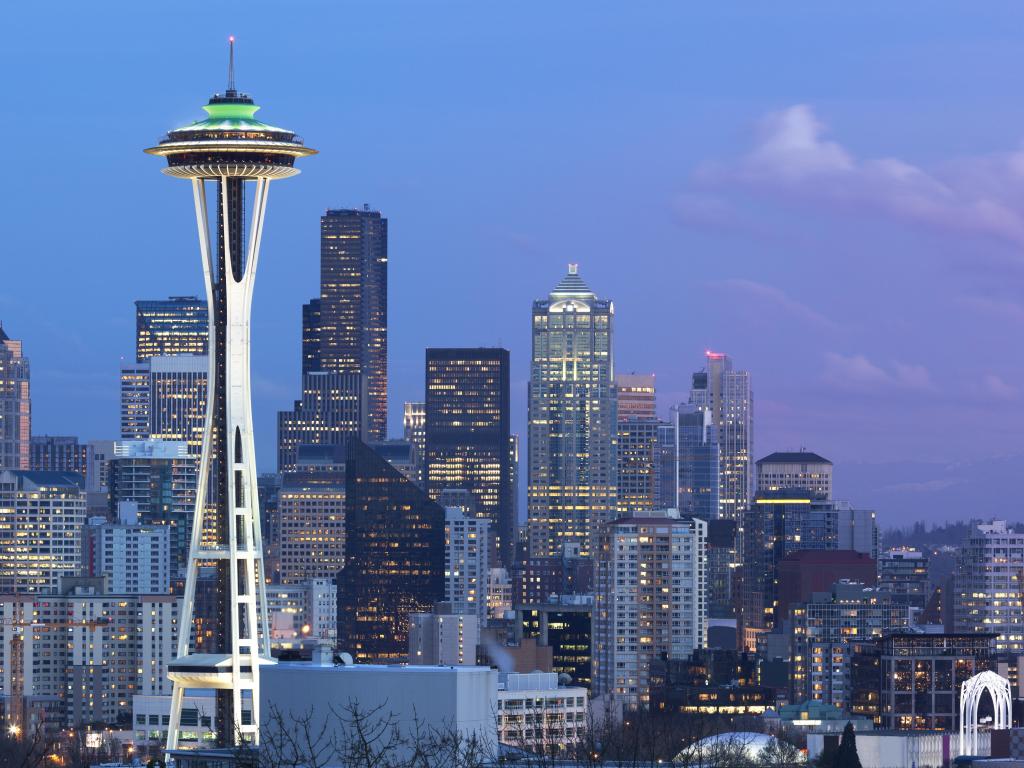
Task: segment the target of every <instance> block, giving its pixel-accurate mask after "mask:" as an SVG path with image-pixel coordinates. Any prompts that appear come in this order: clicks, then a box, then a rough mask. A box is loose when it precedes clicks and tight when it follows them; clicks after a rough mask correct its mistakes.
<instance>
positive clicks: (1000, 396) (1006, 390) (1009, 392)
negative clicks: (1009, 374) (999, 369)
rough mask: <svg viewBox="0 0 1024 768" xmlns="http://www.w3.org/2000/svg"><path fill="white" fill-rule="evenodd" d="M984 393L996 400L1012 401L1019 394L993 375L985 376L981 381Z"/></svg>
mask: <svg viewBox="0 0 1024 768" xmlns="http://www.w3.org/2000/svg"><path fill="white" fill-rule="evenodd" d="M982 385H983V387H984V391H985V392H986V393H987V394H988V395H990V396H991V397H994V398H995V399H997V400H1014V399H1016V397H1017V395H1018V394H1020V390H1019V389H1018V388H1017V387H1015V386H1013V385H1012V384H1007V383H1006V382H1005V381H1004V380H1003V379H1002V377H1000V376H997V375H996V374H994V373H987V374H985V378H984V379H982Z"/></svg>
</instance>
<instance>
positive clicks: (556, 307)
mask: <svg viewBox="0 0 1024 768" xmlns="http://www.w3.org/2000/svg"><path fill="white" fill-rule="evenodd" d="M613 317H614V308H613V306H612V302H611V301H609V300H607V299H599V298H598V297H597V294H596V293H594V292H593V291H592V290H591V289H590V288H589V287H588V286H587V284H586V283H584V282H583V278H581V277H580V275H579V272H578V271H577V268H576V265H575V264H570V265H569V272H568V274H566V275H565V277H563V278H562V280H561V281H560V282H559V283H558V285H556V286H555V288H554V290H553V291H551V293H550V295H549V296H548V297H547V298H545V299H540V300H538V301H535V302H534V303H533V322H532V333H533V355H532V363H531V365H530V383H529V414H528V420H529V446H528V449H527V450H528V452H529V462H528V473H529V475H528V483H529V488H528V493H527V504H528V525H529V546H530V556H531V557H555V556H561V555H563V554H565V552H566V551H567V547H568V548H569V549H570V550H573V551H576V550H578V552H579V553H580V554H583V555H588V554H591V553H592V552H593V547H594V544H595V539H594V537H595V535H596V533H597V527H598V526H599V525H600V524H602V523H605V522H607V521H608V520H610V519H611V518H612V516H613V515H614V513H615V507H616V469H617V467H616V456H615V433H616V415H615V414H616V408H615V386H614V380H615V367H614V362H613V360H612V319H613Z"/></svg>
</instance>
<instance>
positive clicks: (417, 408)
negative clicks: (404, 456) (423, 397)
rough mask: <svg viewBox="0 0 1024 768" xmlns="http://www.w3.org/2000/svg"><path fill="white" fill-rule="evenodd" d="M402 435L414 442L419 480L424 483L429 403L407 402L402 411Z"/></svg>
mask: <svg viewBox="0 0 1024 768" xmlns="http://www.w3.org/2000/svg"><path fill="white" fill-rule="evenodd" d="M402 437H403V438H405V440H406V441H408V442H409V443H411V444H412V447H413V451H414V455H415V461H416V471H417V482H419V483H422V482H423V480H424V477H423V474H424V472H423V460H424V454H425V453H426V450H427V404H426V403H406V404H405V406H404V408H403V411H402Z"/></svg>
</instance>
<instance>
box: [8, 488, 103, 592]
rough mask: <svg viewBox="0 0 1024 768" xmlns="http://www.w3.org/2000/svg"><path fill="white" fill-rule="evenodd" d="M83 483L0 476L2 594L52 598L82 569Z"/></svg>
mask: <svg viewBox="0 0 1024 768" xmlns="http://www.w3.org/2000/svg"><path fill="white" fill-rule="evenodd" d="M83 525H85V481H84V479H83V478H82V476H81V475H76V474H74V473H70V472H31V471H29V470H9V469H8V470H0V592H4V593H7V592H11V593H14V592H18V593H20V592H37V593H40V594H53V593H55V592H57V590H58V588H59V587H60V580H61V579H62V578H67V577H69V576H77V575H78V574H79V573H80V572H81V568H82V526H83Z"/></svg>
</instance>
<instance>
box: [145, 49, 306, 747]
mask: <svg viewBox="0 0 1024 768" xmlns="http://www.w3.org/2000/svg"><path fill="white" fill-rule="evenodd" d="M228 61H229V63H228V85H227V90H225V91H224V93H218V94H214V96H213V97H212V98H211V99H210V101H209V103H208V104H207V105H206V106H205V107H203V109H204V110H205V111H206V118H205V119H203V120H199V121H197V122H194V123H192V124H191V125H186V126H184V127H182V128H177V129H175V130H173V131H170V132H169V133H168V134H167V135H166V136H165V137H164V138H163V139H162V140H161V141H160V143H159V144H157V146H155V147H150V148H149V149H147V150H146V152H147V153H149V154H151V155H157V156H159V157H164V158H166V159H167V167H166V168H164V169H163V172H164V173H166V174H167V175H168V176H174V177H177V178H181V179H190V180H191V181H192V194H193V197H194V200H195V209H196V223H197V225H198V228H199V252H200V256H201V257H202V264H203V277H204V278H205V281H206V300H207V305H208V307H209V319H210V323H209V328H210V330H209V333H210V337H209V350H210V369H209V378H208V381H207V404H206V421H205V426H204V430H203V447H202V457H201V459H200V463H199V471H198V476H197V480H196V506H195V512H194V515H193V522H192V537H191V543H190V548H189V556H188V570H187V574H186V579H185V594H184V603H183V607H182V614H181V617H180V622H179V625H178V626H179V635H178V649H177V656H178V658H176V659H175V660H174V661H173V662H171V663H170V664H169V665H168V677H169V678H170V679H171V681H172V682H173V684H174V688H173V693H172V697H171V716H170V723H169V727H168V730H167V749H168V751H169V752H170V751H171V750H176V749H177V747H178V738H179V731H180V728H181V711H182V702H183V700H184V695H185V692H186V690H196V689H213V690H214V692H215V693H214V698H215V702H216V704H215V708H214V714H215V716H216V724H217V746H218V747H223V748H229V747H234V746H236V745H239V744H242V743H248V744H256V743H258V741H259V722H260V718H259V684H260V665H261V664H270V663H273V662H272V659H271V656H270V633H269V627H268V621H267V598H266V587H265V585H264V582H265V574H266V571H265V570H264V568H263V541H262V537H261V534H260V515H259V502H258V500H259V496H258V493H257V486H256V460H255V456H254V449H253V431H252V402H251V387H250V375H249V335H250V333H249V331H250V322H249V318H250V311H251V307H252V291H253V282H254V278H255V276H256V265H257V262H258V260H259V253H260V238H261V236H262V234H263V222H264V218H265V215H266V209H267V193H268V191H269V188H270V182H271V181H272V180H274V179H284V178H287V177H289V176H294V175H295V174H297V173H298V172H299V171H298V170H297V169H296V168H295V167H294V165H295V160H296V158H300V157H305V156H307V155H312V154H315V153H316V150H313V149H310V148H308V147H306V146H305V145H304V144H303V142H302V139H301V138H299V137H298V136H297V135H295V133H294V132H292V131H289V130H285V129H284V128H275V127H274V126H272V125H267V124H265V123H262V122H260V121H259V120H257V119H256V118H255V114H256V111H257V110H258V109H259V107H258V106H256V104H255V103H254V102H253V100H252V97H250V96H248V95H247V94H244V93H241V92H239V91H238V90H237V89H236V88H235V76H234V38H233V37H232V38H230V42H229V59H228ZM211 198H213V199H211ZM247 198H248V199H249V200H251V202H250V203H248V204H247V202H246V201H247ZM247 207H248V208H249V211H250V212H249V218H248V222H247V221H246V215H245V214H246V208H247ZM211 209H214V211H215V213H214V215H215V218H214V220H213V221H212V222H211V220H210V213H211ZM201 567H203V568H210V567H212V568H213V569H214V572H215V577H214V579H213V582H212V586H211V588H210V589H209V591H207V589H206V588H205V587H204V594H203V597H204V603H208V604H209V605H210V606H211V609H210V611H209V616H206V615H203V616H200V617H197V616H196V584H197V581H198V580H199V570H200V568H201ZM204 613H205V612H204ZM193 635H194V636H195V642H194V643H193V642H192V637H193Z"/></svg>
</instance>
